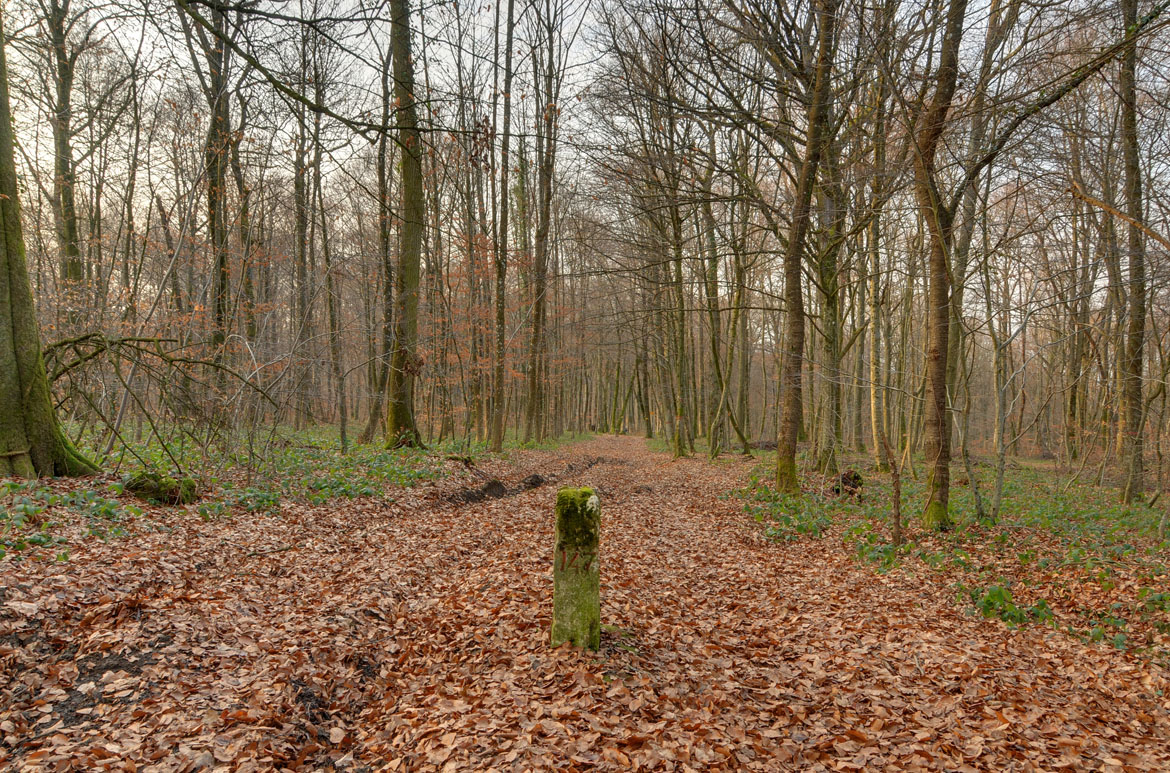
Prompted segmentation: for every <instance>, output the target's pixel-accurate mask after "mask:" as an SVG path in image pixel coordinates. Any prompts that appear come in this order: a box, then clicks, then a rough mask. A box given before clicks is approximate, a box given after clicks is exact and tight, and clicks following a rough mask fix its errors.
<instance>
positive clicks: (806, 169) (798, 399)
mask: <svg viewBox="0 0 1170 773" xmlns="http://www.w3.org/2000/svg"><path fill="white" fill-rule="evenodd" d="M817 15H818V16H819V17H820V19H819V27H820V30H819V33H818V39H817V61H816V71H815V75H814V78H815V80H814V82H813V92H812V94H811V95H810V99H809V107H808V138H807V143H806V145H805V155H804V160H803V161H802V163H801V168H800V176H799V177H798V178H797V185H796V197H795V200H794V202H793V207H792V226H791V230H790V233H789V235H788V244H787V245H786V246H785V250H784V311H785V315H786V320H787V325H786V326H785V327H786V329H785V331H784V348H783V357H784V364H783V368H782V370H781V373H780V389H781V392H782V393H783V397H782V404H781V408H780V431H779V434H778V437H777V438H776V486H777V488H778V489H780V490H781V491H786V492H790V493H799V491H800V478H799V476H798V475H797V471H796V442H797V438H798V436H799V435H800V425H801V413H802V405H801V403H802V399H803V392H802V390H801V376H802V371H803V367H804V293H803V291H802V289H801V282H802V276H801V274H802V272H801V262H802V260H803V257H804V244H805V237H806V235H807V233H808V227H809V220H810V219H811V209H812V207H811V205H812V194H813V187H814V185H815V184H816V179H817V170H818V169H819V167H820V163H821V156H822V155H823V153H824V146H825V142H826V138H827V137H828V134H829V115H830V112H831V111H830V109H829V107H830V106H829V100H830V98H831V94H832V90H831V83H830V76H831V74H832V68H833V50H834V48H835V46H836V30H837V0H821V2H820V3H818V7H817Z"/></svg>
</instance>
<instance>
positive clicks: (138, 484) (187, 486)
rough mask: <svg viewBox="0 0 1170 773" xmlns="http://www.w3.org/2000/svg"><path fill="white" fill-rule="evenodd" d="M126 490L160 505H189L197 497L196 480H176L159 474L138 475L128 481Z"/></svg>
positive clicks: (146, 473)
mask: <svg viewBox="0 0 1170 773" xmlns="http://www.w3.org/2000/svg"><path fill="white" fill-rule="evenodd" d="M126 490H127V491H129V492H130V493H131V494H133V495H134V496H136V497H138V498H139V499H144V500H146V501H147V502H154V503H155V504H159V505H189V504H191V503H192V502H194V501H195V495H196V486H195V481H194V479H192V478H179V479H175V478H171V477H169V476H166V475H162V474H160V473H157V472H140V473H138V474H137V475H135V476H134V477H132V478H130V480H128V481H126Z"/></svg>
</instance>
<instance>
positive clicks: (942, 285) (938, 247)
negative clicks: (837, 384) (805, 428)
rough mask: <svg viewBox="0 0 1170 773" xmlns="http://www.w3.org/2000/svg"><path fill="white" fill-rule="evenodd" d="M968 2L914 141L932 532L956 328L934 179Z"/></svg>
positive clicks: (926, 516) (951, 22)
mask: <svg viewBox="0 0 1170 773" xmlns="http://www.w3.org/2000/svg"><path fill="white" fill-rule="evenodd" d="M966 11H967V0H951V2H950V5H949V6H948V9H947V17H946V25H945V28H944V30H943V39H942V52H941V54H940V58H939V65H938V70H937V71H936V72H935V91H934V96H933V97H932V98H931V101H930V103H929V104H928V105H927V106H926V109H925V110H924V112H923V113H922V115H921V116H920V117H919V121H918V130H917V134H916V136H915V144H916V147H915V154H916V155H915V164H914V171H915V175H914V193H915V197H916V198H917V199H918V207H919V211H920V212H921V213H922V217H923V219H924V220H925V221H926V224H927V231H928V233H929V236H930V244H929V253H928V263H927V266H928V268H927V270H928V277H929V289H928V290H927V343H926V381H927V397H926V406H925V408H926V415H925V420H926V462H927V464H928V465H930V472H929V474H928V479H927V489H928V498H927V502H926V510H925V512H924V513H923V516H922V519H923V524H924V525H925V526H926V527H927V528H932V529H939V530H942V529H948V528H950V526H951V520H950V512H949V511H948V508H949V504H950V491H951V414H950V410H949V409H948V399H947V362H948V355H947V351H948V345H949V343H950V326H951V274H950V266H949V265H948V247H949V245H950V244H951V236H952V233H953V226H954V213H953V212H951V211H950V210H949V209H948V207H947V206H946V205H945V204H944V203H943V201H942V197H941V195H940V193H939V189H938V181H937V179H936V177H935V165H936V156H937V154H938V146H939V143H940V140H941V139H942V135H943V130H944V129H945V128H946V123H947V115H948V113H949V112H950V109H951V101H952V99H953V98H954V95H955V87H956V85H957V84H958V78H959V44H960V43H961V42H962V38H963V19H964V16H965V15H966Z"/></svg>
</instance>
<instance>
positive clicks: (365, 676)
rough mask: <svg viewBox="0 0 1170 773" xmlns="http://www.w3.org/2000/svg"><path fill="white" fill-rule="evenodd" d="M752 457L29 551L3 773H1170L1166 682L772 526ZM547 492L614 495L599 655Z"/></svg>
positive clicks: (605, 502) (592, 444) (10, 602)
mask: <svg viewBox="0 0 1170 773" xmlns="http://www.w3.org/2000/svg"><path fill="white" fill-rule="evenodd" d="M754 465H755V463H754V462H753V461H751V460H744V459H742V458H740V457H727V458H725V459H722V460H720V461H718V462H716V463H710V462H708V461H706V460H704V459H682V460H671V459H670V458H669V456H667V455H665V454H661V453H656V452H653V451H651V450H649V449H648V447H647V445H646V443H645V442H644V441H642V440H641V439H636V438H628V437H599V438H595V439H592V440H588V441H585V442H581V443H576V444H572V445H568V446H565V447H562V448H560V449H557V450H555V451H518V452H515V453H514V454H512V458H511V459H510V460H491V461H487V462H484V463H483V465H482V466H483V468H484V469H483V470H480V471H478V472H473V471H464V472H463V473H461V476H459V477H458V478H456V479H450V480H445V481H443V482H441V483H438V484H434V485H429V486H423V487H419V488H417V489H413V490H410V491H394V492H387V493H388V495H391V496H394V497H395V498H396V501H395V502H394V503H393V504H386V503H384V502H379V501H375V500H368V501H364V502H357V503H353V504H345V505H337V504H334V505H331V506H327V507H319V508H298V507H294V506H290V505H287V504H286V505H285V506H284V507H283V508H282V512H281V513H280V514H279V515H273V516H267V517H259V516H256V517H247V518H245V517H242V516H237V518H235V519H233V520H230V521H216V522H210V523H203V522H199V521H193V520H190V522H189V521H183V522H182V523H177V524H176V525H175V527H174V530H173V531H171V532H166V533H164V532H151V533H144V534H141V535H136V536H135V538H134V540H133V541H132V542H130V541H121V542H120V543H115V542H111V543H107V544H104V545H100V544H95V545H93V546H91V547H90V548H87V549H86V550H81V551H78V553H77V554H76V555H74V557H73V558H72V559H71V561H70V562H69V563H68V564H66V565H62V566H48V565H46V564H45V563H44V562H40V563H39V564H34V563H33V562H26V563H25V564H23V565H19V566H17V567H16V571H15V572H14V573H13V574H14V576H12V577H11V578H6V579H10V580H11V585H10V588H9V589H8V591H7V593H6V597H5V598H4V599H0V601H5V602H7V603H6V604H5V606H4V607H2V608H3V609H4V612H3V613H0V624H4V625H5V626H7V628H5V631H8V633H7V635H6V636H2V637H0V658H3V661H2V662H3V663H4V666H5V669H4V673H3V674H2V676H4V677H6V678H8V679H11V680H15V681H14V682H12V683H13V684H17V685H18V686H17V687H16V689H14V690H12V691H11V694H10V695H8V694H6V695H8V697H9V705H8V706H5V705H4V704H3V703H0V737H2V738H3V741H4V745H0V768H4V767H5V766H9V767H12V768H14V769H30V770H31V769H37V768H38V767H40V766H44V767H46V768H53V767H54V766H58V767H60V768H61V769H66V767H65V766H67V765H73V766H74V768H75V769H98V766H100V765H102V764H107V763H108V764H111V765H113V766H114V767H112V768H111V769H131V768H130V767H128V766H127V765H125V763H129V762H131V761H133V762H134V763H135V765H136V767H137V769H138V770H160V771H161V770H194V769H201V768H204V767H206V768H208V769H211V768H215V767H223V769H225V770H269V769H276V768H279V767H285V768H289V769H294V770H300V769H304V770H317V769H322V768H325V769H328V768H331V767H336V768H339V769H351V770H361V769H368V770H379V769H384V768H385V769H392V770H446V771H465V770H486V769H497V770H546V769H547V770H552V769H562V770H585V769H609V770H627V769H638V768H640V769H645V770H696V771H698V770H712V769H741V770H779V769H794V770H797V769H799V770H817V769H828V770H841V769H844V770H868V769H889V770H902V769H906V770H913V769H933V770H949V771H954V770H1030V769H1039V770H1053V769H1059V768H1065V769H1074V770H1076V769H1117V770H1122V769H1126V770H1167V769H1170V711H1168V708H1170V707H1168V704H1170V699H1168V698H1167V697H1166V694H1165V693H1166V688H1167V682H1166V678H1165V673H1164V672H1162V671H1159V670H1158V669H1157V668H1156V667H1154V666H1151V665H1150V664H1148V663H1147V662H1144V661H1142V660H1140V659H1138V658H1136V657H1135V656H1133V655H1129V654H1126V653H1123V652H1117V651H1113V650H1111V649H1108V648H1106V647H1103V646H1090V645H1085V644H1082V643H1080V642H1078V641H1077V640H1075V639H1072V638H1071V637H1068V636H1065V635H1063V634H1059V633H1056V632H1053V631H1051V630H1049V629H1045V628H1042V627H1038V626H1037V627H1030V628H1026V629H1023V630H1018V631H1014V630H1010V629H1008V628H1007V627H1006V626H1004V625H1003V624H1002V623H1000V622H998V621H987V620H983V619H981V618H977V617H972V616H970V615H968V614H967V613H965V612H964V611H963V610H962V609H960V608H959V607H958V606H957V605H956V604H955V600H954V590H953V589H952V588H949V587H935V586H934V585H932V583H931V577H929V576H923V577H914V576H912V575H910V574H908V573H905V572H892V573H890V574H886V575H877V574H875V573H874V571H873V569H872V567H869V566H863V565H859V564H857V563H856V561H855V559H854V557H853V556H852V553H851V551H849V550H847V549H845V548H844V547H843V546H842V545H841V543H840V541H839V540H836V539H832V538H826V539H821V540H808V539H805V540H801V541H799V542H794V543H788V544H774V543H771V542H769V541H767V540H765V539H764V538H763V536H762V532H761V529H760V527H759V526H758V525H757V524H755V523H754V522H753V521H752V520H751V519H750V518H748V517H747V516H746V515H745V514H744V513H743V508H742V502H740V501H739V500H736V499H734V498H727V497H726V496H725V495H726V492H728V491H729V490H732V489H734V488H736V487H739V486H742V485H744V484H745V483H746V482H747V480H748V477H749V475H750V472H751V470H752V469H753V467H754ZM531 473H539V474H541V475H544V476H546V477H547V476H556V480H555V481H550V482H548V483H547V484H545V485H543V486H540V487H538V488H532V489H528V490H522V491H520V492H519V493H515V494H514V495H510V496H506V497H503V498H499V499H485V500H483V501H478V502H471V503H463V502H458V501H457V500H458V498H459V494H460V493H461V492H463V491H466V490H467V489H468V488H470V487H473V486H478V485H480V484H482V483H483V482H484V476H496V477H498V478H500V479H501V480H502V481H503V482H504V483H505V485H506V486H508V487H509V488H510V489H513V490H517V489H520V488H521V487H520V481H521V480H522V479H523V478H524V477H525V476H527V475H529V474H531ZM561 485H574V486H579V485H588V486H592V487H594V488H595V490H597V491H598V493H599V495H600V497H601V501H602V544H601V588H602V624H603V637H602V651H601V652H600V653H598V654H591V653H589V654H587V653H582V652H574V651H570V650H568V649H563V648H562V649H559V650H551V649H549V648H548V646H547V639H548V624H549V620H550V616H551V607H552V604H551V585H552V578H551V575H552V572H551V560H552V544H553V517H552V504H553V500H554V498H555V491H556V488H557V487H558V486H561ZM30 605H31V606H30ZM9 629H11V630H9ZM5 631H0V633H4V632H5ZM22 666H23V668H22ZM22 680H23V681H22ZM26 685H27V686H26ZM1158 690H1161V691H1162V693H1163V694H1162V695H1157V694H1156V691H1158Z"/></svg>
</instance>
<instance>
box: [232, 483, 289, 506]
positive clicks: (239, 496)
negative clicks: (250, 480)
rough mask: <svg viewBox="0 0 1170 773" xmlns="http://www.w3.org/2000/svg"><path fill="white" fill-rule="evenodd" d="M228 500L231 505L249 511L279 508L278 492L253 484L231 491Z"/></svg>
mask: <svg viewBox="0 0 1170 773" xmlns="http://www.w3.org/2000/svg"><path fill="white" fill-rule="evenodd" d="M229 501H230V503H231V504H232V505H233V506H235V507H238V508H240V509H241V510H244V511H245V512H249V513H259V512H268V511H271V510H277V509H279V508H280V494H278V493H277V492H275V491H268V490H267V489H262V488H255V487H253V486H249V487H248V488H246V489H244V490H243V491H237V492H232V494H231V496H230V498H229Z"/></svg>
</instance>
